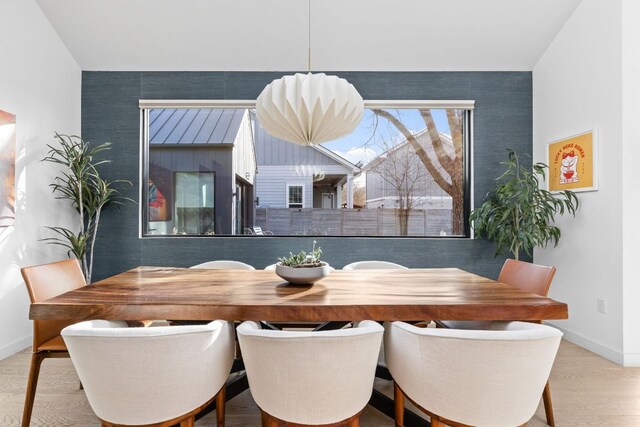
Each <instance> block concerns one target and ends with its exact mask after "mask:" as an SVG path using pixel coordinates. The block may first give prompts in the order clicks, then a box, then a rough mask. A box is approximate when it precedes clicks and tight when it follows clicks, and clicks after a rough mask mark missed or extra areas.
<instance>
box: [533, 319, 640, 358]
mask: <svg viewBox="0 0 640 427" xmlns="http://www.w3.org/2000/svg"><path fill="white" fill-rule="evenodd" d="M545 323H546V324H548V325H551V326H553V327H554V328H557V329H560V330H561V331H562V333H563V334H564V337H563V338H564V339H565V340H567V341H569V342H572V343H574V344H576V345H579V346H580V347H582V348H586V349H587V350H589V351H591V352H593V353H595V354H597V355H598V356H602V357H604V358H605V359H608V360H610V361H612V362H614V363H617V364H618V365H623V366H627V365H624V362H625V357H624V356H625V355H624V353H622V352H620V351H618V350H614V349H613V348H611V347H609V346H607V345H604V344H602V343H599V342H597V341H594V340H592V339H591V338H587V337H585V336H583V335H580V334H576V333H575V332H571V331H568V330H566V329H564V328H562V327H561V326H558V325H557V324H555V323H553V322H545ZM638 356H640V355H638ZM639 361H640V360H639Z"/></svg>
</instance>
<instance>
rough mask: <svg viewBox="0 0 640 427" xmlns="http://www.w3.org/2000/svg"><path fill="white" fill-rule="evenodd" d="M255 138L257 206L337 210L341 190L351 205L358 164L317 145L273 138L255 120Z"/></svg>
mask: <svg viewBox="0 0 640 427" xmlns="http://www.w3.org/2000/svg"><path fill="white" fill-rule="evenodd" d="M252 114H253V113H252ZM255 138H256V159H257V164H258V176H257V178H256V195H257V203H258V208H316V209H339V208H340V207H341V204H342V202H341V201H342V192H343V191H345V192H346V200H347V207H348V208H351V207H353V178H354V177H356V176H358V175H359V174H360V173H361V170H360V168H359V167H358V166H356V165H354V164H353V163H350V162H349V161H347V160H345V159H344V158H342V157H340V156H339V155H337V154H336V153H334V152H333V151H331V150H329V149H327V148H325V147H322V146H320V145H312V146H301V145H297V144H293V143H291V142H287V141H283V140H281V139H278V138H275V137H273V136H271V135H270V134H268V133H267V132H265V131H264V129H263V128H262V126H260V123H259V122H257V121H256V122H255ZM343 187H344V190H343Z"/></svg>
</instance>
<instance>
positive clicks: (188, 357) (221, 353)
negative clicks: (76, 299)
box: [62, 320, 234, 427]
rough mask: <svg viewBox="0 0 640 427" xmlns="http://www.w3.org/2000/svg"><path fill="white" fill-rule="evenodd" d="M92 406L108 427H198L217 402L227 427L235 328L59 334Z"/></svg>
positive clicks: (79, 328)
mask: <svg viewBox="0 0 640 427" xmlns="http://www.w3.org/2000/svg"><path fill="white" fill-rule="evenodd" d="M62 337H63V338H64V341H65V343H66V345H67V348H68V349H69V353H70V354H71V360H72V361H73V364H74V366H75V367H76V370H77V372H78V375H79V376H80V380H81V381H82V384H83V385H84V389H85V391H86V394H87V399H88V400H89V404H90V405H91V408H92V409H93V411H94V412H95V414H96V415H97V416H98V418H100V420H101V421H102V425H103V426H104V427H114V426H134V425H135V426H149V427H150V426H163V427H164V426H170V425H173V424H178V423H180V426H181V427H191V426H193V425H194V416H195V415H196V414H197V412H199V411H200V410H201V409H202V408H204V407H205V406H206V405H207V404H208V403H209V402H211V401H212V400H213V399H214V398H215V399H216V409H217V417H218V426H223V425H224V403H225V382H226V380H227V377H228V376H229V373H230V371H231V366H232V364H233V353H234V330H233V325H232V324H231V323H229V322H226V321H220V320H216V321H213V322H211V323H208V324H206V325H191V326H162V327H153V328H126V323H125V322H119V321H106V320H93V321H88V322H82V323H77V324H75V325H71V326H68V327H66V328H64V329H63V330H62Z"/></svg>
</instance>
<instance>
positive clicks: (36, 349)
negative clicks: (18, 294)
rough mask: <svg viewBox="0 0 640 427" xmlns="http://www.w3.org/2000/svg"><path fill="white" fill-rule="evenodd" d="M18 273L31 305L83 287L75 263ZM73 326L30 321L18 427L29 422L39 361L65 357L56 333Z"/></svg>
mask: <svg viewBox="0 0 640 427" xmlns="http://www.w3.org/2000/svg"><path fill="white" fill-rule="evenodd" d="M20 271H21V273H22V277H23V279H24V282H25V284H26V285H27V290H28V291H29V298H30V299H31V303H35V302H40V301H44V300H47V299H49V298H53V297H55V296H57V295H60V294H63V293H65V292H68V291H71V290H73V289H77V288H81V287H82V286H86V282H85V280H84V275H83V274H82V269H81V268H80V263H79V262H78V260H76V259H67V260H64V261H60V262H54V263H52V264H44V265H36V266H33V267H25V268H22V269H21V270H20ZM73 323H75V322H74V321H73V320H34V321H33V354H32V355H31V368H30V369H29V380H28V382H27V393H26V397H25V400H24V412H23V414H22V427H28V426H29V423H30V422H31V411H32V410H33V400H34V398H35V395H36V386H37V385H38V374H39V373H40V365H41V364H42V361H43V360H44V359H46V358H48V357H69V353H68V352H67V347H66V346H65V344H64V341H63V340H62V337H61V336H60V331H62V329H63V328H65V327H67V326H69V325H71V324H73Z"/></svg>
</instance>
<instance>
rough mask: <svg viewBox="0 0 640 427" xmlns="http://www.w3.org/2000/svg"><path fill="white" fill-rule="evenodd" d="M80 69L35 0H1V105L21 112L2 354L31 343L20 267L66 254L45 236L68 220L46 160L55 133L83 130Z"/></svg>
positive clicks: (2, 282)
mask: <svg viewBox="0 0 640 427" xmlns="http://www.w3.org/2000/svg"><path fill="white" fill-rule="evenodd" d="M80 84H81V71H80V68H79V67H78V65H77V64H76V62H75V60H74V59H73V58H72V57H71V55H70V54H69V52H68V51H67V49H66V48H65V46H64V45H63V43H62V42H61V41H60V39H59V38H58V36H57V34H56V33H55V31H54V30H53V28H52V27H51V25H50V24H49V22H48V20H47V19H46V18H45V16H44V14H43V13H42V11H41V10H40V8H39V7H38V6H37V4H36V3H35V1H34V0H1V3H0V109H3V110H5V111H8V112H10V113H12V114H15V115H16V198H17V201H16V205H17V206H16V223H15V227H10V228H2V229H0V325H1V326H0V359H2V358H4V357H6V356H8V355H10V354H12V353H14V352H16V351H18V350H21V349H23V348H25V347H26V346H28V345H29V344H30V339H31V333H32V332H31V328H32V327H31V321H29V318H28V315H29V313H28V311H29V296H28V294H27V292H26V289H25V286H24V283H23V282H22V279H21V277H20V267H22V266H25V265H33V264H41V263H45V262H50V261H54V260H58V259H61V258H63V257H65V253H64V251H63V250H61V249H60V248H58V247H54V246H51V245H47V244H45V243H43V242H41V241H39V239H41V238H43V237H45V235H46V233H45V230H44V229H43V226H44V225H63V226H69V225H70V215H71V212H70V210H69V208H68V207H67V204H66V203H64V202H62V201H57V200H54V199H53V196H52V195H51V190H50V189H49V188H48V184H49V183H50V182H51V180H52V176H53V175H54V174H55V170H53V168H52V166H51V165H49V164H47V163H42V162H40V161H39V160H40V159H42V158H43V157H44V155H45V153H46V152H47V147H46V144H52V143H53V132H54V131H58V132H61V133H78V134H79V132H80Z"/></svg>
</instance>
